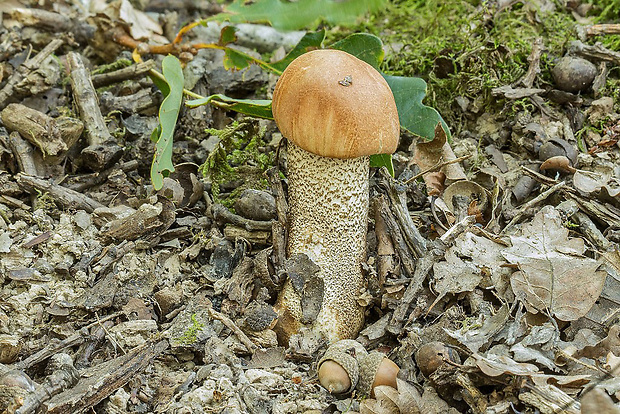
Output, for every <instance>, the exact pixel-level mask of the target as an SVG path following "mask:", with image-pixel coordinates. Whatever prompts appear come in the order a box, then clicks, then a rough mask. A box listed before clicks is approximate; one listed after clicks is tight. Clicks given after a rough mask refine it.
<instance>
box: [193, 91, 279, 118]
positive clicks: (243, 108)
mask: <svg viewBox="0 0 620 414" xmlns="http://www.w3.org/2000/svg"><path fill="white" fill-rule="evenodd" d="M209 103H211V104H213V105H215V106H217V107H220V108H223V109H226V110H231V111H236V112H240V113H242V114H245V115H249V116H254V117H257V118H266V119H273V114H272V113H271V100H269V99H235V98H230V97H228V96H226V95H222V94H215V95H210V96H207V97H206V98H202V99H194V100H191V101H187V102H185V105H187V106H189V107H190V108H195V107H197V106H200V105H206V104H209Z"/></svg>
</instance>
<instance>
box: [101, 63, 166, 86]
mask: <svg viewBox="0 0 620 414" xmlns="http://www.w3.org/2000/svg"><path fill="white" fill-rule="evenodd" d="M151 69H155V61H154V60H152V59H151V60H147V61H146V62H140V63H137V64H135V65H131V66H128V67H126V68H123V69H119V70H115V71H113V72H108V73H101V74H99V75H93V77H92V81H93V86H94V87H95V88H101V87H102V86H108V85H111V84H113V83H118V82H122V81H125V80H128V79H136V78H141V77H142V76H145V75H147V74H148V73H149V71H150V70H151Z"/></svg>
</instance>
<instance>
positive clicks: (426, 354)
mask: <svg viewBox="0 0 620 414" xmlns="http://www.w3.org/2000/svg"><path fill="white" fill-rule="evenodd" d="M446 360H449V361H452V362H455V363H457V364H460V363H461V358H460V357H459V355H458V354H457V353H456V351H454V350H453V349H452V348H449V347H447V346H446V345H445V344H444V343H442V342H429V343H426V344H424V345H422V346H421V347H420V348H418V350H417V352H416V353H415V361H416V364H417V365H418V368H420V371H421V372H422V374H423V375H424V376H425V377H426V378H429V377H430V376H431V375H432V374H433V373H434V372H435V371H437V369H438V368H439V367H440V366H442V365H443V364H445V363H446V362H445V361H446Z"/></svg>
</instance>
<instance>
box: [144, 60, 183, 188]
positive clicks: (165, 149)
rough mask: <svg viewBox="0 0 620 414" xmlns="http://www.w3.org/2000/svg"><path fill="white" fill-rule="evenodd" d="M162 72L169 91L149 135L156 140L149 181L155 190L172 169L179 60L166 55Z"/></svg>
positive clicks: (179, 85)
mask: <svg viewBox="0 0 620 414" xmlns="http://www.w3.org/2000/svg"><path fill="white" fill-rule="evenodd" d="M162 72H163V74H164V78H165V79H166V83H167V85H168V88H169V92H168V94H167V96H166V98H164V101H163V102H162V104H161V106H160V108H159V126H158V127H157V128H156V130H155V131H154V132H153V135H151V139H154V140H155V141H156V142H157V143H156V144H155V155H154V156H153V164H152V165H151V181H152V183H153V187H154V188H155V190H159V189H161V188H162V187H163V185H164V177H166V176H168V174H169V173H171V172H172V171H174V165H173V164H172V138H173V134H174V129H175V127H176V123H177V118H178V116H179V110H180V108H181V100H182V99H183V70H182V69H181V62H179V60H178V59H177V58H175V57H174V56H171V55H168V56H166V57H165V58H164V60H163V62H162Z"/></svg>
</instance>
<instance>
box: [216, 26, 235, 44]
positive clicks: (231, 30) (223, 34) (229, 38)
mask: <svg viewBox="0 0 620 414" xmlns="http://www.w3.org/2000/svg"><path fill="white" fill-rule="evenodd" d="M236 32H237V28H236V27H235V26H224V27H223V28H222V30H221V31H220V40H219V41H218V42H217V43H218V44H219V45H220V46H226V45H227V44H229V43H232V42H234V41H236V40H237V35H236V34H235V33H236Z"/></svg>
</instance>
